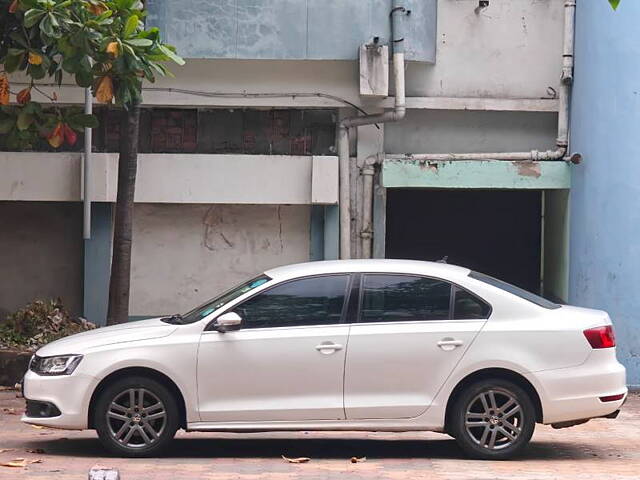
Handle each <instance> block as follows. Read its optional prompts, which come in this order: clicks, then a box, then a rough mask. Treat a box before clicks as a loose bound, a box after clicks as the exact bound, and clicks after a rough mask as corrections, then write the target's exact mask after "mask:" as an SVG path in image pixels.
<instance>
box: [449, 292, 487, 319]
mask: <svg viewBox="0 0 640 480" xmlns="http://www.w3.org/2000/svg"><path fill="white" fill-rule="evenodd" d="M453 289H454V300H453V319H454V320H476V319H483V318H489V315H490V314H491V306H490V305H489V304H488V303H487V302H485V301H484V300H481V299H480V298H479V297H477V296H476V295H474V294H473V293H471V292H469V291H467V290H465V289H463V288H460V287H453Z"/></svg>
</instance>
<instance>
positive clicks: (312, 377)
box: [197, 274, 350, 422]
mask: <svg viewBox="0 0 640 480" xmlns="http://www.w3.org/2000/svg"><path fill="white" fill-rule="evenodd" d="M349 281H350V275H348V274H341V275H321V276H314V277H305V278H298V279H295V280H290V281H286V282H283V283H280V284H277V285H275V286H273V287H272V288H269V289H266V290H263V291H261V292H260V293H257V294H256V295H254V296H252V297H250V298H249V299H247V300H245V301H244V302H242V303H240V304H239V305H236V306H235V307H233V308H232V309H230V310H229V311H233V312H235V313H237V314H238V315H240V317H241V318H242V324H241V329H240V330H237V331H229V332H226V333H220V332H217V331H205V332H204V333H203V334H202V337H201V340H200V346H199V350H198V372H197V376H198V401H199V410H200V418H201V421H203V422H260V421H305V420H342V419H344V402H343V386H344V384H343V380H344V361H345V352H346V346H347V338H348V330H349V327H348V325H346V324H344V323H343V311H344V308H345V297H346V295H347V289H348V288H349Z"/></svg>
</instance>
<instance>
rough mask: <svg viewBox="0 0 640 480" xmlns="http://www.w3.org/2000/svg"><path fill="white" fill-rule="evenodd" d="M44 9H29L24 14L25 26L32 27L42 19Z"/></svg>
mask: <svg viewBox="0 0 640 480" xmlns="http://www.w3.org/2000/svg"><path fill="white" fill-rule="evenodd" d="M45 13H47V12H45V11H44V10H40V9H38V8H32V9H31V10H27V11H26V12H25V14H24V20H23V21H24V26H25V28H31V27H33V26H34V25H35V24H36V23H38V22H39V21H40V19H41V18H42V17H44V15H45Z"/></svg>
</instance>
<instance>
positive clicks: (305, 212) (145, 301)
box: [130, 204, 311, 316]
mask: <svg viewBox="0 0 640 480" xmlns="http://www.w3.org/2000/svg"><path fill="white" fill-rule="evenodd" d="M310 210H311V206H309V205H193V204H191V205H189V204H183V205H176V204H166V205H159V204H136V208H135V217H134V218H135V222H134V240H133V269H132V285H131V312H130V313H131V315H134V316H138V315H149V316H150V315H160V314H166V313H176V312H181V313H184V312H186V311H187V310H189V309H191V308H193V307H195V306H197V305H198V304H200V303H202V302H204V301H205V300H207V299H209V298H211V297H213V296H214V295H216V294H218V293H220V292H222V291H223V290H226V289H227V288H230V287H232V286H234V285H236V284H238V283H240V282H242V281H244V280H247V279H248V278H250V277H251V276H253V275H256V274H258V273H260V272H263V271H264V270H266V269H268V268H272V267H275V266H279V265H286V264H288V263H296V262H306V261H308V260H309V255H310V237H309V235H310Z"/></svg>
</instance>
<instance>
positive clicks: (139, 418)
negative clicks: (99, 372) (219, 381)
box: [95, 377, 180, 457]
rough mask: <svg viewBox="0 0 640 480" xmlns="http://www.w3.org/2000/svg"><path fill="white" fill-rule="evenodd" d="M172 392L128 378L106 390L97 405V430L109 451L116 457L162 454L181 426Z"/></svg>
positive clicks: (145, 380)
mask: <svg viewBox="0 0 640 480" xmlns="http://www.w3.org/2000/svg"><path fill="white" fill-rule="evenodd" d="M179 415H180V410H179V408H178V404H177V402H176V399H175V398H174V396H173V394H172V393H171V391H170V390H169V389H168V388H167V387H165V386H164V385H163V384H162V383H160V382H157V381H155V380H153V379H150V378H146V377H127V378H122V379H120V380H117V381H115V382H114V383H112V384H111V385H109V386H108V387H107V388H105V389H104V390H103V392H102V393H101V394H100V397H99V398H98V401H97V403H96V410H95V426H96V430H97V431H98V436H99V437H100V440H101V441H102V443H103V444H104V446H105V447H106V448H108V449H109V450H110V451H112V452H113V453H115V454H117V455H122V456H127V457H147V456H154V455H158V454H160V453H161V452H162V451H163V450H164V449H165V448H166V447H167V446H168V445H169V444H170V443H171V440H172V439H173V437H174V435H175V433H176V431H177V430H178V427H179V424H180V418H179Z"/></svg>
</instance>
